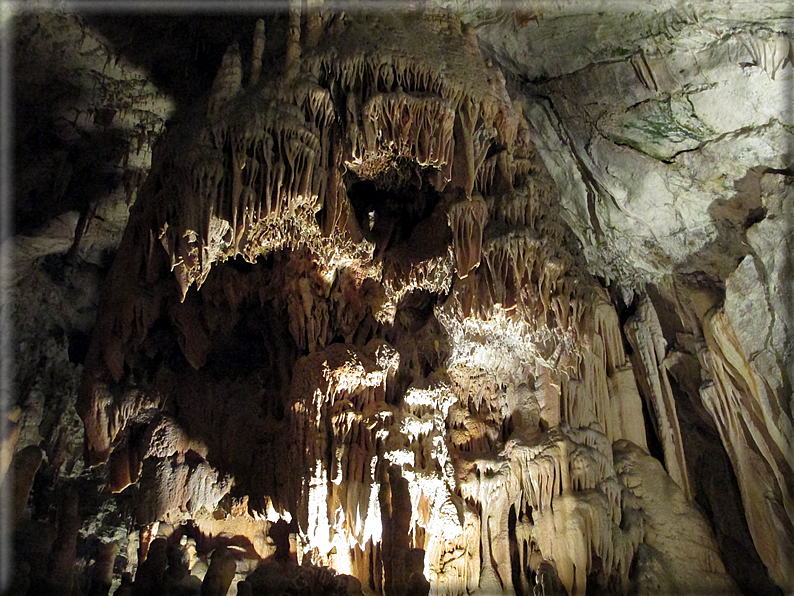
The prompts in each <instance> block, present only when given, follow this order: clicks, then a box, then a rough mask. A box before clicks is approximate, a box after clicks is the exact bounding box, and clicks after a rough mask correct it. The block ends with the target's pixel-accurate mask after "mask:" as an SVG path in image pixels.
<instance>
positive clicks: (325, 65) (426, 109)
mask: <svg viewBox="0 0 794 596" xmlns="http://www.w3.org/2000/svg"><path fill="white" fill-rule="evenodd" d="M428 18H429V17H428ZM431 20H432V19H431ZM296 22H297V23H299V21H296ZM442 29H443V31H440V32H439V33H438V34H442V35H446V36H448V37H449V39H448V40H447V43H450V44H451V47H453V46H455V45H456V44H457V46H458V47H460V48H464V50H462V51H463V53H464V54H465V53H466V52H468V54H471V56H470V58H472V60H461V59H456V60H457V61H458V62H460V65H459V66H460V68H463V70H464V71H466V72H463V73H455V74H454V76H453V74H451V73H453V72H454V69H452V68H451V67H450V65H449V64H446V59H445V58H444V57H443V56H439V57H438V60H437V63H436V64H434V63H433V61H434V59H435V58H432V57H430V58H428V57H427V56H425V57H423V58H420V59H415V58H410V57H408V56H407V55H405V54H404V53H402V52H400V51H394V52H391V53H387V54H384V55H378V56H373V55H369V54H366V53H364V52H363V51H362V52H361V53H357V52H355V51H352V52H351V51H350V50H349V49H346V51H347V52H348V55H346V56H340V55H339V54H340V52H338V51H337V49H336V48H334V47H332V49H331V50H330V51H328V50H326V51H319V50H318V51H317V52H313V53H310V54H309V55H308V57H307V56H305V55H301V53H300V52H298V53H297V54H296V53H295V52H293V54H295V55H294V56H292V58H290V60H291V61H292V62H295V64H291V66H290V65H288V66H289V68H288V69H287V70H289V72H288V73H287V75H288V76H285V77H284V78H283V79H282V80H279V81H276V82H274V83H268V84H264V83H262V82H260V76H259V75H260V71H261V68H262V66H261V65H262V52H263V48H264V23H263V22H262V21H260V22H259V23H257V28H256V31H255V34H254V53H253V56H252V59H251V72H250V76H249V77H248V85H247V87H245V86H244V85H243V68H242V60H241V57H240V53H239V50H238V47H237V45H236V44H234V45H232V46H231V47H230V49H229V51H228V52H227V53H226V55H225V56H224V58H223V61H222V64H221V67H220V69H219V71H218V74H217V76H216V78H215V81H214V82H213V85H212V90H211V92H210V95H209V98H208V103H207V112H206V114H207V120H206V123H205V124H204V125H202V130H201V131H200V132H199V133H198V134H196V135H194V138H193V139H192V140H191V141H189V143H190V146H189V147H187V148H185V145H184V142H173V143H172V146H171V147H170V148H169V146H168V143H166V154H167V156H168V158H169V160H168V161H170V162H171V167H169V168H163V169H161V177H162V178H163V179H162V180H161V184H159V185H158V184H151V185H148V187H147V188H150V189H153V188H158V189H159V190H157V192H156V193H155V194H154V196H151V197H149V200H150V201H151V202H152V204H153V205H154V207H153V208H154V209H155V210H156V212H157V214H158V215H157V221H158V224H157V225H158V227H159V235H160V240H161V243H162V245H163V246H164V247H165V249H166V251H167V252H168V254H169V255H170V258H171V266H172V270H173V271H174V272H175V275H176V277H177V279H178V281H179V284H180V286H181V289H182V295H183V298H184V295H185V293H186V292H187V290H188V288H189V287H190V286H191V285H192V284H193V283H196V284H197V285H198V286H200V285H201V284H202V283H203V281H204V280H205V279H206V277H207V274H208V273H209V269H210V267H211V266H212V263H213V262H215V261H217V260H222V259H227V258H234V257H236V256H237V255H242V256H243V257H244V258H246V259H247V260H250V261H253V260H255V259H256V257H257V256H259V255H260V254H264V253H267V252H269V251H272V250H274V249H279V248H284V247H292V248H297V247H298V246H301V245H304V246H308V247H309V248H310V249H311V250H312V251H313V252H315V253H316V254H317V255H318V258H320V259H321V260H323V259H324V260H325V261H331V260H332V258H333V257H332V256H331V254H330V253H332V252H335V249H336V252H338V246H336V245H339V244H340V238H335V239H334V241H331V240H330V237H331V236H339V235H340V234H341V243H342V244H349V245H350V246H348V248H349V249H350V250H355V249H354V248H352V244H351V242H352V241H354V240H356V239H357V235H358V234H357V232H356V231H355V225H354V222H352V220H351V219H350V217H349V213H350V205H349V201H348V199H347V196H346V191H345V186H344V180H343V172H344V167H345V164H346V165H347V167H349V168H352V169H354V170H356V171H359V172H360V171H361V168H360V166H361V164H366V163H370V162H374V163H376V164H384V165H387V164H388V163H389V161H390V160H391V159H393V158H406V159H409V160H411V161H413V162H414V163H416V164H417V165H419V166H420V167H424V168H433V169H435V170H436V171H437V177H436V180H437V186H438V188H437V189H436V190H439V191H440V190H442V189H443V188H444V187H445V186H446V185H447V184H448V183H450V182H451V183H452V184H453V185H455V186H458V187H460V188H462V189H463V190H464V191H465V194H466V196H467V197H468V198H471V197H472V196H473V194H474V193H475V192H480V193H489V192H491V190H492V189H493V188H494V186H495V180H496V179H497V178H498V179H499V180H501V181H502V182H503V184H504V187H505V188H508V189H509V188H512V186H513V184H514V182H515V180H516V177H517V176H519V177H520V176H523V175H524V174H525V173H526V170H527V168H526V167H523V166H522V165H521V164H522V163H524V162H526V159H525V156H524V155H518V153H521V152H522V151H525V150H526V145H527V139H526V138H525V137H526V136H527V134H526V131H527V130H528V128H527V126H526V123H525V122H524V121H523V117H522V116H521V112H520V107H517V104H513V103H512V102H511V101H510V98H509V97H508V96H507V93H506V91H505V89H504V79H503V77H501V75H500V73H499V72H498V70H497V69H494V68H491V67H487V66H486V65H485V64H484V63H483V62H482V60H481V58H480V57H479V53H478V50H476V43H473V41H472V39H469V38H468V37H466V36H464V35H463V34H462V33H461V31H460V27H447V28H446V29H444V28H442ZM456 36H457V37H456ZM469 37H470V36H469ZM458 38H459V39H458ZM299 40H300V37H299V32H298V37H297V38H296V40H293V41H295V43H298V41H299ZM339 43H341V42H339ZM293 45H294V44H293ZM468 54H467V55H468ZM291 55H292V54H291ZM475 58H476V59H475ZM456 64H457V63H456ZM467 64H468V65H469V66H465V65H467ZM296 65H297V66H296ZM461 65H462V66H461ZM469 71H471V72H469ZM476 80H479V81H480V82H481V84H480V85H473V84H471V83H470V81H476ZM335 106H337V107H339V106H345V109H344V110H343V111H344V113H338V112H337V110H336V108H335ZM179 134H182V135H183V136H184V133H182V132H180V133H179ZM517 152H518V153H517ZM379 167H380V168H382V167H383V166H377V165H376V166H375V170H378V168H379ZM369 170H372V168H369ZM369 170H368V169H367V167H364V168H363V171H364V172H365V174H364V175H365V176H367V175H377V174H378V172H377V171H372V172H370V171H369ZM497 174H498V175H497ZM154 175H157V171H155V174H154ZM150 194H151V193H150ZM478 213H479V212H478ZM451 217H455V216H454V215H451ZM464 219H465V218H464ZM480 219H482V218H480ZM318 222H319V223H318ZM349 226H352V228H351V227H349ZM475 227H477V226H475ZM479 227H480V228H481V227H482V225H481V224H480V225H479ZM156 233H157V232H156ZM475 235H476V234H475ZM478 244H479V241H477V242H476V243H475V244H474V245H472V247H473V248H474V247H475V246H476V245H478ZM479 252H480V251H479V249H476V248H474V250H473V252H472V253H471V254H469V255H468V256H467V261H468V262H469V263H472V262H473V263H475V264H476V262H477V261H478V260H479V257H478V255H479ZM462 254H463V253H462ZM472 259H473V261H472ZM464 265H465V264H464V263H462V262H461V263H459V273H461V274H463V275H465V272H464V271H463V267H464ZM469 269H470V268H469Z"/></svg>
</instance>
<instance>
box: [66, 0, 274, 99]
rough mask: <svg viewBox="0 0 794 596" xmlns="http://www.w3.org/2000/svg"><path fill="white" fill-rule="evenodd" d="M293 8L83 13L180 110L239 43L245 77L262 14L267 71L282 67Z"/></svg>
mask: <svg viewBox="0 0 794 596" xmlns="http://www.w3.org/2000/svg"><path fill="white" fill-rule="evenodd" d="M287 9H288V3H287V2H286V1H285V0H282V1H279V2H271V3H269V4H268V5H266V6H264V7H263V9H262V10H261V11H260V12H254V11H252V10H247V11H243V10H235V11H234V12H231V11H229V12H218V13H210V12H207V11H198V10H196V12H193V13H185V12H184V11H181V12H176V11H172V12H158V13H142V12H134V13H127V12H124V13H121V12H116V11H103V12H99V11H97V12H90V13H82V14H81V16H82V17H83V18H84V19H85V21H86V23H87V24H88V25H89V26H91V27H92V28H94V29H96V30H97V31H98V32H100V33H101V34H102V35H103V36H105V37H106V38H107V39H108V41H110V43H111V45H112V47H113V48H114V49H115V51H116V52H117V53H118V54H119V55H120V56H123V57H124V58H125V59H127V60H129V61H130V62H132V63H133V64H135V65H136V66H139V67H141V68H142V69H144V70H145V71H146V73H147V74H148V77H149V79H150V80H151V81H152V82H153V83H154V85H155V86H157V87H158V89H160V90H161V91H163V92H164V93H167V94H168V95H169V96H170V97H171V98H172V99H173V100H174V102H175V104H176V112H180V111H181V110H182V109H185V108H189V107H190V106H191V105H192V104H193V103H194V102H195V101H196V100H197V99H198V98H200V97H201V96H203V95H205V94H206V93H207V92H208V91H209V89H210V88H211V87H212V82H213V80H214V79H215V75H216V74H217V72H218V68H219V66H220V64H221V60H222V59H223V55H224V53H225V52H226V50H227V49H228V48H229V46H230V45H231V44H232V43H234V42H236V43H237V44H238V45H239V48H240V54H241V57H242V60H243V73H244V78H245V74H246V73H247V66H248V64H249V63H250V60H249V57H250V55H251V51H252V46H253V35H254V28H255V26H256V20H257V18H259V17H263V18H265V19H266V28H265V55H264V58H263V75H265V76H266V74H267V73H268V72H270V73H272V72H274V71H277V70H279V71H280V68H281V65H282V63H283V59H282V58H283V55H284V54H285V39H286V14H287Z"/></svg>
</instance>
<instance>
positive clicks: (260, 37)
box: [248, 19, 265, 87]
mask: <svg viewBox="0 0 794 596" xmlns="http://www.w3.org/2000/svg"><path fill="white" fill-rule="evenodd" d="M264 51H265V21H264V19H258V20H257V21H256V29H255V30H254V49H253V51H252V53H251V76H249V77H248V86H249V87H254V86H256V84H257V83H258V82H259V75H260V73H261V72H262V54H263V53H264Z"/></svg>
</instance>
